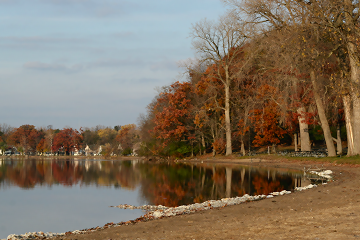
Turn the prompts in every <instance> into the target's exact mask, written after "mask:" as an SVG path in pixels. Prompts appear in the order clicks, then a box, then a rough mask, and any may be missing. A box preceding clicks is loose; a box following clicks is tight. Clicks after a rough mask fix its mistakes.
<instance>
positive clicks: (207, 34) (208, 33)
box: [191, 13, 246, 155]
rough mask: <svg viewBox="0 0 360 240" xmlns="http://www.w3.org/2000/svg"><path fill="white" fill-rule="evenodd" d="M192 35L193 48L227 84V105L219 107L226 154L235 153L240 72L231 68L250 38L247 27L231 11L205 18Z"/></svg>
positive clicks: (225, 89) (225, 90)
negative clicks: (235, 86)
mask: <svg viewBox="0 0 360 240" xmlns="http://www.w3.org/2000/svg"><path fill="white" fill-rule="evenodd" d="M191 37H192V38H193V47H194V49H195V51H196V52H197V54H198V55H199V57H200V59H201V60H202V61H204V62H207V63H209V64H214V65H215V69H216V75H214V76H215V77H216V78H217V79H218V80H219V81H220V82H221V83H222V85H223V88H224V93H225V95H224V106H218V107H219V108H221V109H222V110H223V111H224V115H225V133H226V155H231V154H232V140H231V137H232V130H231V118H230V110H231V109H230V85H231V83H232V81H233V79H234V78H235V77H236V76H237V73H238V72H239V71H237V72H232V71H230V68H231V66H232V65H234V64H235V63H236V61H237V59H238V55H239V54H242V53H243V50H242V48H241V47H242V46H243V45H244V43H245V40H246V36H245V34H244V29H243V26H242V25H241V24H240V23H239V21H238V18H237V17H236V16H235V15H234V14H232V13H229V14H227V15H225V16H223V17H221V18H220V19H219V21H218V22H211V21H207V20H203V21H201V22H199V23H196V24H194V25H193V28H192V33H191ZM238 70H240V69H238Z"/></svg>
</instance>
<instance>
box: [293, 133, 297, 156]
mask: <svg viewBox="0 0 360 240" xmlns="http://www.w3.org/2000/svg"><path fill="white" fill-rule="evenodd" d="M297 138H298V137H297V133H294V145H295V152H297V151H298V145H297Z"/></svg>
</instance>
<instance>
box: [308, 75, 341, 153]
mask: <svg viewBox="0 0 360 240" xmlns="http://www.w3.org/2000/svg"><path fill="white" fill-rule="evenodd" d="M310 77H311V82H312V85H313V89H314V97H315V102H316V107H317V109H318V114H319V118H320V123H321V127H322V129H323V132H324V137H325V142H326V148H327V150H328V156H329V157H335V156H336V151H335V146H334V142H333V137H332V136H331V131H330V127H329V122H328V120H327V118H326V114H325V109H324V105H323V102H322V100H321V98H320V95H319V89H318V86H317V82H316V76H315V72H314V70H311V72H310Z"/></svg>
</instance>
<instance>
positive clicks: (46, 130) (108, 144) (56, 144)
mask: <svg viewBox="0 0 360 240" xmlns="http://www.w3.org/2000/svg"><path fill="white" fill-rule="evenodd" d="M138 142H139V134H138V131H137V129H136V125H135V124H128V125H124V126H115V127H113V128H112V127H105V126H100V125H99V126H97V127H94V128H80V129H79V130H76V129H72V128H64V129H61V130H60V129H53V128H52V126H51V125H49V126H48V127H40V128H36V127H35V126H34V125H29V124H26V125H22V126H20V127H18V128H14V127H11V126H9V125H7V124H2V125H1V126H0V149H1V150H2V153H3V154H4V153H6V152H9V154H13V153H17V154H21V155H43V154H62V155H70V154H74V152H76V153H77V154H79V155H85V154H88V155H105V156H110V155H129V154H132V153H133V152H134V149H136V144H137V145H139V144H138Z"/></svg>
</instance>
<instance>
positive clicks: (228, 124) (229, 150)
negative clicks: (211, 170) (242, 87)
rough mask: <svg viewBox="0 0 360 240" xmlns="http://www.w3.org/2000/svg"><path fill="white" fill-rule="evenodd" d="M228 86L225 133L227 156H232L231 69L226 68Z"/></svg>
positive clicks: (226, 85) (226, 90)
mask: <svg viewBox="0 0 360 240" xmlns="http://www.w3.org/2000/svg"><path fill="white" fill-rule="evenodd" d="M225 74H226V84H224V85H225V133H226V154H225V155H226V156H229V155H231V154H232V143H231V122H230V79H229V69H228V66H225Z"/></svg>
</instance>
